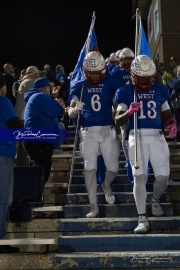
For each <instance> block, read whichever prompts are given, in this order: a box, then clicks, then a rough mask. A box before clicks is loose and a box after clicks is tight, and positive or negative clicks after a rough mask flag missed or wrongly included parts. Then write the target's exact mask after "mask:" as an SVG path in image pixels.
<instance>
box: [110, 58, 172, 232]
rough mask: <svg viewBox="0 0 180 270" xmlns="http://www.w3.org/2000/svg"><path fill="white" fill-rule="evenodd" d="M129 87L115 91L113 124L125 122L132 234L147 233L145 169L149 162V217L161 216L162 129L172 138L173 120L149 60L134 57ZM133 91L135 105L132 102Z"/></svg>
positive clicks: (165, 155)
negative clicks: (151, 181)
mask: <svg viewBox="0 0 180 270" xmlns="http://www.w3.org/2000/svg"><path fill="white" fill-rule="evenodd" d="M131 76H132V83H133V85H125V86H123V87H122V88H120V89H118V91H117V92H116V95H115V100H116V102H117V103H119V104H120V105H119V106H120V112H119V115H116V117H115V119H116V121H117V122H118V123H119V124H120V126H121V125H124V124H125V123H126V122H127V121H128V120H129V130H130V131H129V141H128V151H129V159H130V163H131V166H132V170H133V176H134V187H133V194H134V199H135V203H136V207H137V212H138V215H139V221H138V226H137V227H136V228H135V230H134V232H135V233H147V232H148V231H149V222H148V220H147V217H146V197H147V192H146V168H147V166H148V161H149V160H150V162H151V165H152V168H153V171H154V176H155V181H154V184H153V194H152V197H151V199H150V202H149V206H150V209H151V213H152V215H154V216H162V215H163V214H164V213H163V210H162V208H161V205H160V203H159V199H160V197H161V195H162V194H163V193H164V192H165V190H166V188H167V185H168V180H169V173H170V169H169V148H168V144H167V142H166V139H165V137H164V134H163V128H164V127H165V128H166V129H167V130H168V131H169V137H171V138H175V137H176V133H177V126H176V120H175V119H174V118H173V117H172V114H171V111H170V108H169V105H168V100H169V91H168V88H167V87H166V86H164V85H162V84H156V83H154V81H155V76H156V67H155V64H154V62H153V60H152V59H151V58H149V57H148V56H146V55H139V56H137V57H136V58H135V59H134V60H133V61H132V63H131ZM135 87H136V97H137V102H134V88H135ZM135 112H137V161H138V165H139V168H138V169H135V168H134V164H135V138H134V132H135V131H134V113H135Z"/></svg>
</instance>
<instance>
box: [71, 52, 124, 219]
mask: <svg viewBox="0 0 180 270" xmlns="http://www.w3.org/2000/svg"><path fill="white" fill-rule="evenodd" d="M83 72H84V77H85V79H84V80H82V81H80V82H78V83H77V84H75V85H74V86H73V89H72V88H71V89H70V92H71V93H73V95H72V99H71V103H70V108H69V111H68V114H69V116H70V118H75V117H77V114H78V112H79V111H80V140H81V141H80V152H81V155H82V157H83V160H84V172H85V184H86V188H87V191H88V197H89V202H90V212H89V213H88V214H87V215H86V217H88V218H94V217H96V216H97V215H98V214H99V208H98V205H97V180H96V170H97V157H98V154H99V151H100V152H101V154H102V156H103V159H104V162H105V166H106V173H105V180H104V182H103V184H102V186H103V190H104V193H105V199H106V202H107V203H109V204H114V202H115V197H114V195H113V193H112V190H111V186H110V184H111V182H112V181H113V180H114V178H115V177H116V176H117V174H118V169H119V152H120V151H119V144H118V141H117V140H116V131H115V124H114V120H113V116H112V105H113V104H115V101H114V96H115V92H116V91H117V89H118V86H119V83H118V82H117V81H116V80H114V79H112V78H111V77H109V76H106V64H105V59H104V57H103V56H102V55H101V54H100V53H99V52H95V51H92V52H89V53H88V54H87V55H86V56H85V58H84V61H83ZM82 89H83V90H82ZM82 91H83V92H82ZM81 96H82V98H81ZM116 105H117V104H116Z"/></svg>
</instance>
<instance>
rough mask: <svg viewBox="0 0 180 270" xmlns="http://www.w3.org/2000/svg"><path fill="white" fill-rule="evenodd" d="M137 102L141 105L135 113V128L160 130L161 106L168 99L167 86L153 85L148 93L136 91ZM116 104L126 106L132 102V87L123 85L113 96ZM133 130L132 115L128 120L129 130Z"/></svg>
mask: <svg viewBox="0 0 180 270" xmlns="http://www.w3.org/2000/svg"><path fill="white" fill-rule="evenodd" d="M136 95H137V102H140V103H141V106H140V109H139V111H138V112H137V128H138V129H141V128H150V129H162V128H163V127H162V121H161V105H162V104H163V103H164V102H165V101H168V100H169V98H170V95H169V90H168V88H167V86H165V85H162V84H154V85H153V87H152V88H151V89H149V90H148V91H141V90H139V89H137V90H136ZM115 100H116V102H117V103H118V104H120V103H124V104H126V105H127V106H128V108H129V106H130V104H131V103H132V102H134V86H133V85H124V86H123V87H122V88H120V89H118V90H117V92H116V95H115ZM131 129H134V115H132V116H131V117H130V118H129V130H131Z"/></svg>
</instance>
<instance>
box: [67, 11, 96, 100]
mask: <svg viewBox="0 0 180 270" xmlns="http://www.w3.org/2000/svg"><path fill="white" fill-rule="evenodd" d="M95 18H96V17H95V16H94V15H93V17H92V22H91V26H90V29H89V33H88V37H87V39H86V41H85V43H84V46H83V48H82V50H81V52H80V55H79V58H78V61H77V64H76V66H75V69H74V71H73V74H72V77H71V82H70V97H71V96H72V93H71V87H73V86H74V85H75V84H76V83H77V82H79V81H82V80H84V74H83V70H82V64H83V60H84V58H85V56H86V54H87V53H89V52H90V51H98V45H97V38H96V33H95V29H94V23H95Z"/></svg>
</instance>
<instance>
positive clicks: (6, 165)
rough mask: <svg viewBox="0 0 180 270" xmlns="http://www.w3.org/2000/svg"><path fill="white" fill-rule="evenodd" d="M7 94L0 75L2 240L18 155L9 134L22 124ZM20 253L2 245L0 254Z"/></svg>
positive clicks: (0, 216)
mask: <svg viewBox="0 0 180 270" xmlns="http://www.w3.org/2000/svg"><path fill="white" fill-rule="evenodd" d="M6 92H7V88H6V81H5V79H4V77H3V75H1V74H0V240H1V239H3V238H4V236H5V235H6V228H5V225H6V215H7V210H8V207H9V206H10V205H11V203H12V199H13V185H14V172H13V160H14V158H15V155H16V142H15V140H14V141H10V139H9V138H8V136H7V134H8V132H9V129H12V128H13V129H15V128H21V122H20V120H19V119H18V117H17V114H16V112H15V110H14V107H13V104H12V102H11V101H10V100H9V98H7V97H6ZM4 137H5V138H4ZM6 138H7V139H6ZM18 251H19V248H17V247H12V246H9V245H0V254H1V253H15V252H18Z"/></svg>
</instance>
